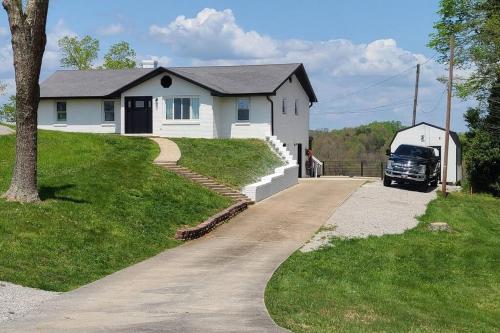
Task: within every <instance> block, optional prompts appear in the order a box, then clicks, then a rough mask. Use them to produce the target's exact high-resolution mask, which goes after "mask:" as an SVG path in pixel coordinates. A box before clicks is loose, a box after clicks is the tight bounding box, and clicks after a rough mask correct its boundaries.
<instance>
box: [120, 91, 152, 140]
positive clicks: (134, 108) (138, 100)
mask: <svg viewBox="0 0 500 333" xmlns="http://www.w3.org/2000/svg"><path fill="white" fill-rule="evenodd" d="M152 104H153V98H152V97H151V96H141V97H125V133H153V110H152Z"/></svg>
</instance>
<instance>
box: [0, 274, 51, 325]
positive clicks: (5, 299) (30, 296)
mask: <svg viewBox="0 0 500 333" xmlns="http://www.w3.org/2000/svg"><path fill="white" fill-rule="evenodd" d="M57 295H59V293H56V292H51V291H44V290H40V289H33V288H27V287H22V286H19V285H17V284H12V283H9V282H1V281H0V323H2V322H5V321H8V320H13V319H16V318H19V317H22V316H24V315H25V314H27V313H28V312H31V311H34V310H36V309H37V308H38V307H39V306H40V305H41V304H42V303H43V302H45V301H47V300H49V299H52V298H54V297H56V296H57Z"/></svg>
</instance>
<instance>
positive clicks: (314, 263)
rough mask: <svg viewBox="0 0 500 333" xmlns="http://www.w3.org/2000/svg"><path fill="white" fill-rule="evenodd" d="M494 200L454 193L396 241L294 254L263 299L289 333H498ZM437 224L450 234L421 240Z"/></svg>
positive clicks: (498, 212)
mask: <svg viewBox="0 0 500 333" xmlns="http://www.w3.org/2000/svg"><path fill="white" fill-rule="evenodd" d="M498 216H500V199H498V198H494V197H492V196H488V195H474V196H471V195H467V194H465V193H458V192H455V193H452V194H450V195H448V197H447V198H446V199H445V198H444V197H443V196H441V195H440V196H439V197H438V199H436V200H434V201H432V202H431V203H430V204H429V206H428V207H427V211H426V213H425V215H423V216H422V217H420V218H419V219H420V221H421V222H420V224H419V225H418V226H417V227H416V228H415V229H412V230H408V231H406V232H405V233H404V234H402V235H385V236H382V237H369V238H364V239H361V238H360V239H341V238H334V239H332V240H331V245H332V246H330V247H326V248H324V249H321V250H318V251H314V252H309V253H301V252H299V251H297V252H295V253H294V254H293V255H292V256H291V257H290V258H288V259H287V260H286V261H285V262H284V263H283V264H282V265H281V267H280V268H279V269H278V270H277V271H276V272H275V273H274V275H273V277H272V279H271V281H270V282H269V284H268V286H267V290H266V305H267V308H268V310H269V312H270V314H271V316H272V317H273V319H274V320H275V321H276V322H277V323H278V324H279V325H281V326H283V327H286V328H288V329H290V330H292V331H293V332H315V333H320V332H325V333H327V332H398V333H399V332H450V333H452V332H500V321H499V320H498V319H499V318H500V307H499V304H500V303H499V302H500V265H499V260H500V237H499V236H500V219H499V218H498ZM435 221H444V222H447V223H448V224H449V225H450V226H451V227H452V229H453V232H451V233H444V232H440V233H436V232H431V231H429V230H428V225H429V223H431V222H435Z"/></svg>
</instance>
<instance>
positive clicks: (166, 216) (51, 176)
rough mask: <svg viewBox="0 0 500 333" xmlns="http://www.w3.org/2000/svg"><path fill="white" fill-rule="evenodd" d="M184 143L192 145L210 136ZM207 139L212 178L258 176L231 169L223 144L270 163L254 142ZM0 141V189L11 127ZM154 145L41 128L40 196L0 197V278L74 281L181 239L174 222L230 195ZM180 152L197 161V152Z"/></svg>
mask: <svg viewBox="0 0 500 333" xmlns="http://www.w3.org/2000/svg"><path fill="white" fill-rule="evenodd" d="M181 141H182V140H181ZM184 142H185V143H187V144H193V145H196V146H197V147H198V148H199V149H202V148H203V144H206V143H207V142H194V141H184ZM210 143H211V145H212V146H211V147H210V149H209V150H208V151H218V152H221V153H220V154H219V155H218V156H217V158H219V159H220V161H218V162H217V164H216V166H217V168H218V171H217V172H216V176H217V177H218V178H223V177H227V178H228V179H235V178H236V177H237V175H242V176H241V177H242V178H243V179H252V178H253V177H254V176H255V175H256V174H255V170H252V169H251V168H249V167H248V166H247V167H244V168H241V169H236V168H234V167H233V166H234V164H236V163H237V161H236V160H237V159H238V158H239V157H238V155H237V154H224V153H223V152H224V151H231V152H235V151H240V150H242V149H243V150H245V151H246V153H247V154H250V155H251V156H253V162H252V163H254V164H256V165H267V162H266V161H264V160H262V159H263V157H262V156H264V159H265V158H266V156H267V157H268V153H270V154H272V153H271V152H270V150H269V148H268V147H267V146H266V145H265V144H264V143H262V144H260V143H256V142H253V141H250V142H245V141H244V140H241V141H240V140H237V141H235V142H232V141H230V140H226V141H224V142H217V141H214V142H210ZM0 147H1V149H0V194H1V193H3V192H5V191H6V190H7V188H8V186H9V183H10V179H11V175H12V169H13V164H14V150H15V149H14V148H15V136H14V135H9V136H0ZM185 149H187V148H186V147H185V145H182V144H181V150H183V151H185ZM193 149H194V148H193ZM158 153H159V148H158V146H157V145H156V144H155V143H154V142H153V141H151V140H149V139H146V138H139V137H124V136H119V135H96V134H77V133H62V132H51V131H40V132H39V158H38V172H39V177H38V179H39V184H38V185H39V193H40V197H41V199H42V202H41V203H39V204H19V203H15V202H6V201H5V200H3V199H0V280H3V281H9V282H13V283H17V284H21V285H24V286H29V287H36V288H41V289H45V290H55V291H66V290H71V289H74V288H76V287H79V286H81V285H83V284H86V283H89V282H92V281H94V280H97V279H99V278H101V277H103V276H105V275H108V274H110V273H113V272H115V271H117V270H119V269H122V268H124V267H127V266H130V265H132V264H134V263H136V262H139V261H141V260H143V259H146V258H148V257H151V256H153V255H155V254H157V253H159V252H161V251H162V250H165V249H167V248H171V247H174V246H177V245H178V244H181V242H180V241H178V240H175V239H174V238H173V236H174V234H175V231H176V230H177V229H178V228H179V227H181V226H183V225H196V224H198V223H200V222H202V221H203V220H205V219H206V218H208V217H209V216H211V215H213V214H215V213H216V212H218V211H220V210H221V209H223V208H224V207H227V206H228V205H229V204H230V201H229V200H228V199H226V198H224V197H221V196H219V195H217V194H215V193H213V192H210V191H209V190H207V189H205V188H203V187H200V186H199V185H197V184H195V183H192V182H190V181H188V180H186V179H184V178H182V177H179V176H177V175H175V174H174V173H171V172H168V171H166V170H165V169H163V168H161V167H158V166H155V165H153V164H152V163H151V162H152V161H153V159H154V158H155V157H156V156H157V155H158ZM221 156H224V158H220V157H221ZM185 157H186V158H190V159H193V160H194V159H196V153H195V151H191V152H189V153H186V154H185ZM273 157H274V155H273ZM214 158H215V157H211V159H209V158H207V157H204V156H199V157H198V160H197V161H196V164H197V165H198V166H199V168H198V169H197V171H199V172H201V173H203V170H205V169H209V170H210V169H211V168H213V159H214ZM193 163H195V162H193ZM204 164H207V165H205V166H204ZM259 172H262V169H260V171H259ZM261 175H263V174H261ZM229 183H232V181H229Z"/></svg>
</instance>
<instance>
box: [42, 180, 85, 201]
mask: <svg viewBox="0 0 500 333" xmlns="http://www.w3.org/2000/svg"><path fill="white" fill-rule="evenodd" d="M74 187H75V184H65V185H60V186H41V187H40V189H39V191H38V195H39V196H40V200H42V201H45V200H50V199H54V200H59V201H68V202H74V203H89V201H87V200H82V199H76V198H71V197H67V196H63V195H57V193H58V192H60V191H64V190H67V189H70V188H74Z"/></svg>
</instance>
